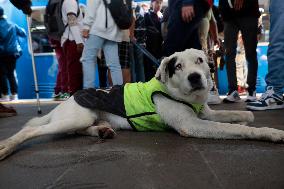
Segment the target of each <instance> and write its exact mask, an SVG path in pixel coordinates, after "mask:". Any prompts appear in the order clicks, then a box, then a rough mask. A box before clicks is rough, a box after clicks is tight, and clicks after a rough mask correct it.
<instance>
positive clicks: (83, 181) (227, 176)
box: [0, 102, 284, 189]
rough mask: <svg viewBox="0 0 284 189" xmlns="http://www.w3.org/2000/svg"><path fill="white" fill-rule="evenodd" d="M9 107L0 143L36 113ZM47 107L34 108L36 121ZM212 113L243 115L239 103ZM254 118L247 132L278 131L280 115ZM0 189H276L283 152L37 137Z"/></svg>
mask: <svg viewBox="0 0 284 189" xmlns="http://www.w3.org/2000/svg"><path fill="white" fill-rule="evenodd" d="M12 106H14V107H15V108H16V109H17V111H18V116H16V117H11V118H3V119H0V140H2V139H5V138H7V137H9V136H11V135H12V134H14V133H16V132H17V131H18V130H19V129H20V128H21V127H22V126H23V124H24V123H25V122H26V121H27V120H29V119H30V118H32V117H33V116H35V115H36V112H37V109H36V105H35V104H34V103H28V104H25V103H23V104H12ZM55 106H56V103H52V102H45V103H42V106H41V107H42V111H43V114H46V113H47V112H48V111H50V110H51V109H52V108H54V107H55ZM213 108H214V109H239V110H244V103H238V104H222V105H217V106H213ZM255 117H256V120H255V122H254V123H253V124H252V126H255V127H262V126H268V127H273V128H278V129H282V130H284V110H274V111H267V112H255ZM0 188H1V189H6V188H13V189H14V188H21V189H22V188H28V189H33V188H35V189H38V188H39V189H41V188H44V189H47V188H94V189H97V188H99V189H105V188H114V189H136V188H137V189H175V188H176V189H189V188H190V189H195V188H200V189H202V188H204V189H214V188H220V189H227V188H230V189H239V188H240V189H246V188H249V189H254V188H255V189H259V188H267V189H270V188H273V189H274V188H275V189H283V188H284V144H273V143H268V142H261V141H249V140H242V141H241V140H209V139H195V138H183V137H180V136H178V135H177V134H176V133H138V132H129V131H119V132H118V135H117V136H116V137H115V138H114V139H110V140H106V141H101V140H99V139H98V138H95V137H88V136H78V135H72V134H69V135H68V134H61V135H52V136H43V137H39V138H36V139H33V140H30V141H27V142H26V143H24V144H22V145H21V146H20V147H19V148H18V150H17V151H16V152H14V153H13V154H12V155H11V156H9V157H8V158H7V159H5V160H3V161H0Z"/></svg>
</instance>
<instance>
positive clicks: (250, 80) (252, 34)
mask: <svg viewBox="0 0 284 189" xmlns="http://www.w3.org/2000/svg"><path fill="white" fill-rule="evenodd" d="M219 8H220V12H221V15H222V17H223V20H224V46H225V57H226V59H225V60H226V68H227V77H228V83H229V86H228V88H229V92H228V96H227V97H226V98H225V99H224V102H230V103H232V102H239V101H241V98H240V96H239V93H238V91H237V88H238V86H237V76H236V61H235V58H236V52H237V39H238V33H239V31H241V33H242V39H243V42H244V48H245V54H246V60H247V62H248V76H247V84H248V89H247V90H248V96H247V99H246V101H253V100H256V95H255V90H256V78H257V69H258V61H257V53H256V47H257V28H258V18H259V16H260V12H259V5H258V0H251V1H244V0H234V1H232V0H220V1H219Z"/></svg>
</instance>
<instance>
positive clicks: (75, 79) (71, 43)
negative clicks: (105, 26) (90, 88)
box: [61, 0, 84, 98]
mask: <svg viewBox="0 0 284 189" xmlns="http://www.w3.org/2000/svg"><path fill="white" fill-rule="evenodd" d="M62 20H63V23H64V25H65V26H66V28H65V31H64V33H63V35H62V37H61V46H62V47H63V54H64V56H65V61H66V71H67V82H68V93H67V96H65V98H68V97H69V96H71V95H73V94H74V93H75V92H76V91H78V90H81V89H82V88H83V75H82V64H81V62H80V58H81V55H82V50H83V47H84V40H83V37H82V35H81V31H82V28H83V15H82V12H81V11H80V9H79V5H78V2H77V1H76V0H68V1H64V2H63V4H62Z"/></svg>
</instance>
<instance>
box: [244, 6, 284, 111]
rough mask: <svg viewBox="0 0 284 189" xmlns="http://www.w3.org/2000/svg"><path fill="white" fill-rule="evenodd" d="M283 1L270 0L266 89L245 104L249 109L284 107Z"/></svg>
mask: <svg viewBox="0 0 284 189" xmlns="http://www.w3.org/2000/svg"><path fill="white" fill-rule="evenodd" d="M283 10H284V3H283V1H282V0H270V7H269V11H270V33H269V45H268V52H267V61H268V73H267V75H266V77H265V81H266V85H267V86H266V91H265V92H264V93H263V94H262V96H261V98H260V99H259V100H257V101H255V102H250V103H248V104H247V106H246V107H247V109H249V110H273V109H282V108H284V100H283V96H282V95H283V87H284V72H283V69H284V35H283V33H284V24H283V20H284V11H283Z"/></svg>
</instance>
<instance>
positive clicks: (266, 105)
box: [246, 87, 284, 110]
mask: <svg viewBox="0 0 284 189" xmlns="http://www.w3.org/2000/svg"><path fill="white" fill-rule="evenodd" d="M246 108H247V109H249V110H275V109H282V108H284V101H283V96H282V95H278V94H276V93H275V92H274V90H273V87H267V90H266V92H265V93H263V94H262V95H261V97H260V99H259V100H257V101H255V102H249V103H247V106H246Z"/></svg>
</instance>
